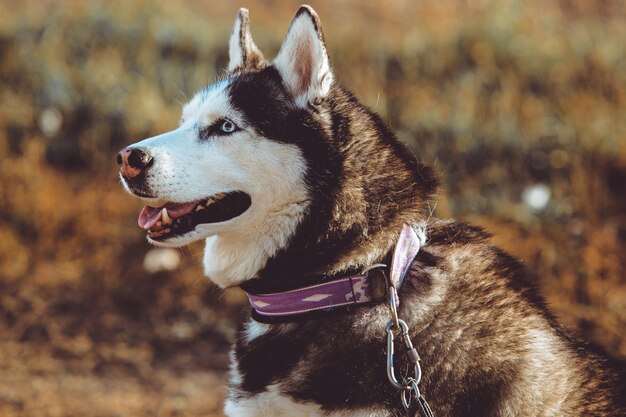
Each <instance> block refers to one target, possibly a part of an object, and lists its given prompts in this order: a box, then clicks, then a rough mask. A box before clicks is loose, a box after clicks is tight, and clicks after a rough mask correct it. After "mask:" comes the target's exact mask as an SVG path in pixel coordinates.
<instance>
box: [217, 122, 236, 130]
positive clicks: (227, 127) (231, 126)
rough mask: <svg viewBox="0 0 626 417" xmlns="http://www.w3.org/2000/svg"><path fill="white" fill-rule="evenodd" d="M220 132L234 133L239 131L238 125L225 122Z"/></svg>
mask: <svg viewBox="0 0 626 417" xmlns="http://www.w3.org/2000/svg"><path fill="white" fill-rule="evenodd" d="M220 130H221V131H222V132H224V133H233V132H234V131H235V130H237V125H236V124H234V123H233V122H231V121H230V120H224V121H223V122H222V124H221V125H220Z"/></svg>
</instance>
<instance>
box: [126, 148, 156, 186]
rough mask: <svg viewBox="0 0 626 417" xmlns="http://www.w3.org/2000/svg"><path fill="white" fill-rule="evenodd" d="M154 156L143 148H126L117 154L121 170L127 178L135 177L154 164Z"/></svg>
mask: <svg viewBox="0 0 626 417" xmlns="http://www.w3.org/2000/svg"><path fill="white" fill-rule="evenodd" d="M152 162H153V158H152V156H150V155H149V154H147V153H146V152H145V151H144V150H142V149H141V148H132V147H128V148H124V149H122V150H121V151H120V152H119V153H118V154H117V163H118V164H119V165H120V172H121V173H122V175H123V176H124V177H126V178H129V179H130V178H135V177H136V176H138V175H139V174H141V173H142V172H143V171H145V170H146V169H147V168H149V167H150V165H152Z"/></svg>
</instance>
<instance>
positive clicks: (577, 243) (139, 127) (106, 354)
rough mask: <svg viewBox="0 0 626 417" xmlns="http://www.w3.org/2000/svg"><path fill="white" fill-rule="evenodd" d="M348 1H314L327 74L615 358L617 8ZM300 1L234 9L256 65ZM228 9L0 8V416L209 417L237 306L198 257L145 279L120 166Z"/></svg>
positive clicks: (212, 58)
mask: <svg viewBox="0 0 626 417" xmlns="http://www.w3.org/2000/svg"><path fill="white" fill-rule="evenodd" d="M363 3H364V2H360V1H356V0H352V1H349V0H344V1H341V2H333V3H332V4H331V3H330V2H324V3H321V4H315V3H313V6H314V7H315V8H316V10H317V11H318V13H319V14H320V16H321V18H322V21H323V22H324V27H325V32H326V38H327V40H328V42H329V50H330V53H331V57H332V58H333V63H334V66H335V69H336V73H337V75H338V77H339V79H340V80H343V81H344V82H345V83H346V84H347V85H348V87H350V88H351V89H353V90H354V91H355V92H356V93H357V95H358V96H359V97H361V98H362V100H363V101H364V102H365V103H366V104H368V105H370V106H371V107H373V108H374V109H376V110H377V111H378V112H380V113H381V114H382V115H383V116H384V117H385V118H386V119H387V120H388V121H389V123H390V124H391V125H392V127H393V128H394V129H396V130H397V131H398V133H399V135H400V137H401V138H402V139H403V140H404V141H406V142H407V143H408V144H409V145H410V146H411V147H412V148H413V149H414V150H415V152H416V153H418V154H420V155H421V156H422V157H423V158H424V159H425V160H426V161H428V162H429V163H433V164H435V166H436V167H437V169H438V170H439V172H441V175H442V179H443V181H444V184H445V187H444V189H443V190H442V192H441V196H440V201H439V204H438V206H437V210H436V215H437V216H439V217H457V218H463V219H467V220H471V221H474V222H476V223H478V224H481V225H484V226H485V227H487V228H488V229H489V230H490V231H492V232H494V234H495V235H496V237H495V239H494V240H495V242H496V243H498V244H500V245H502V246H503V247H505V248H506V249H507V250H509V251H510V252H512V253H514V254H515V255H517V256H519V257H521V258H523V259H524V261H525V262H526V264H527V265H528V267H529V268H530V269H531V270H532V271H533V273H534V274H535V276H536V277H537V281H538V283H539V284H540V285H541V287H542V288H543V291H544V293H545V294H546V297H547V299H548V301H549V303H550V304H551V306H552V307H553V309H554V310H555V312H556V313H557V314H558V316H559V317H560V318H561V320H562V321H563V322H564V323H565V324H566V325H567V327H568V328H569V329H571V330H572V331H575V332H577V333H579V334H581V335H583V336H584V337H585V338H587V339H589V340H592V341H594V342H595V343H598V344H600V345H602V346H604V347H605V348H606V349H607V350H608V351H610V352H611V353H613V354H615V355H619V356H622V357H623V356H626V336H625V334H626V332H625V328H626V279H625V278H624V277H625V274H624V272H625V271H624V270H625V268H626V261H625V260H624V257H623V253H624V252H625V249H626V223H625V221H624V220H625V212H626V211H625V209H626V200H625V199H624V196H625V195H626V182H625V181H624V180H625V178H626V175H625V174H626V118H624V116H623V115H624V114H626V33H625V32H626V17H625V16H624V14H623V13H621V12H620V11H621V10H622V7H623V3H622V2H621V1H604V2H595V1H591V0H577V1H561V2H558V1H555V2H551V3H546V2H543V1H540V0H529V1H525V2H518V1H513V0H510V1H499V2H495V1H494V2H491V1H487V0H479V1H452V0H447V1H441V0H425V1H420V2H409V1H404V0H396V1H391V2H384V3H380V2H376V3H375V2H371V3H370V2H368V3H366V4H363ZM383 4H384V6H382V5H383ZM243 5H246V4H245V2H244V4H243ZM297 6H298V3H297V2H289V4H286V3H285V2H278V1H265V2H254V3H249V4H247V7H249V8H250V9H251V18H252V24H253V34H254V36H255V40H256V42H257V44H258V45H259V46H260V47H261V49H262V50H263V51H264V52H265V53H266V55H267V56H272V54H273V53H275V52H276V50H277V49H278V47H279V45H280V41H281V39H282V36H283V35H284V32H285V30H286V28H287V25H288V22H289V19H290V18H291V15H292V14H293V13H294V11H295V10H296V8H297ZM238 7H239V5H235V4H232V3H231V2H223V3H217V4H214V2H212V3H211V4H210V5H209V4H208V3H205V2H200V1H182V0H178V1H174V2H168V3H167V5H165V4H163V5H162V4H160V3H156V2H155V3H152V2H149V1H145V0H144V1H138V2H122V1H115V2H102V3H97V2H82V1H77V0H76V1H64V2H53V1H47V2H41V1H34V0H27V1H21V2H19V3H18V2H11V3H9V2H5V3H0V58H1V59H0V83H1V86H2V88H0V201H2V204H0V216H1V218H2V219H3V221H2V222H0V334H1V336H0V373H1V375H2V377H1V378H0V414H2V415H7V416H13V415H15V416H18V415H20V416H21V415H30V416H74V415H76V416H114V415H115V416H144V415H145V416H154V415H158V416H174V415H176V416H184V415H199V414H202V415H220V411H219V409H220V404H221V401H222V398H223V392H224V391H223V380H224V371H225V369H226V351H227V344H228V341H229V340H230V338H231V337H232V333H233V326H234V322H235V321H236V318H237V317H238V315H239V314H240V313H241V309H242V296H241V294H240V293H239V292H237V291H229V292H226V293H221V292H220V291H218V290H216V289H215V288H214V287H212V286H211V285H210V284H209V283H208V282H207V281H206V280H204V279H203V278H202V272H201V267H200V265H199V261H198V260H199V256H200V249H201V248H200V246H193V247H192V248H191V249H185V250H183V251H182V252H181V253H182V255H183V262H182V264H181V266H180V267H179V268H178V269H177V270H176V271H174V272H158V273H155V274H149V273H148V272H146V271H145V270H144V269H143V267H142V263H143V258H144V255H145V253H146V252H147V251H148V250H149V247H148V246H147V245H146V244H145V243H144V237H143V235H142V233H141V231H140V230H139V229H138V228H137V227H136V226H135V218H136V215H137V212H138V210H139V207H138V203H136V202H135V201H134V200H132V199H130V198H129V197H128V196H126V195H124V194H123V192H122V191H121V187H120V186H119V184H118V182H117V180H116V165H115V162H114V155H115V153H116V151H117V150H118V149H119V148H121V147H122V146H124V145H126V144H128V143H131V142H134V141H135V140H137V139H140V138H143V137H147V136H150V135H152V134H155V133H158V132H161V131H165V130H168V129H170V128H171V127H172V126H174V125H175V124H176V121H177V119H178V116H179V112H180V104H181V103H182V102H184V101H185V100H186V97H189V96H190V95H191V94H193V92H194V91H195V90H196V89H198V88H200V87H202V86H203V85H205V84H206V83H207V82H208V81H210V80H212V79H213V78H214V77H215V76H216V75H218V74H219V72H220V71H221V70H222V68H224V67H225V65H226V55H227V49H226V45H227V39H228V34H229V32H230V29H231V24H232V21H233V19H234V16H235V13H236V10H237V8H238ZM59 123H60V124H59ZM537 184H542V185H545V186H547V187H548V189H549V190H550V193H551V198H550V201H549V203H548V205H547V206H546V207H545V208H544V209H541V210H532V209H530V208H529V207H528V205H527V204H525V203H524V200H523V199H522V197H521V196H522V194H523V192H524V190H525V189H527V188H528V187H531V186H534V185H537Z"/></svg>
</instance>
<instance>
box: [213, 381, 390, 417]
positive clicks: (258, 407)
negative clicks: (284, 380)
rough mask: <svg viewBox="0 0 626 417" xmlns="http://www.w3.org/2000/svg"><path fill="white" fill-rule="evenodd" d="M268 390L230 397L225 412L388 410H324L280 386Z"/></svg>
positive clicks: (306, 416)
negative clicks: (302, 400)
mask: <svg viewBox="0 0 626 417" xmlns="http://www.w3.org/2000/svg"><path fill="white" fill-rule="evenodd" d="M267 388H268V389H267V391H265V392H263V393H260V394H257V395H254V396H252V397H249V398H239V399H237V400H233V399H228V400H227V401H226V405H225V407H224V412H225V413H226V415H227V416H228V417H386V416H389V413H388V412H385V411H382V410H376V409H374V408H367V409H358V410H345V409H344V410H337V411H330V412H328V411H324V410H323V409H322V407H320V405H318V404H315V403H312V402H299V401H294V399H293V398H291V397H289V396H288V395H285V394H283V393H281V392H280V387H279V386H277V385H275V386H269V387H267Z"/></svg>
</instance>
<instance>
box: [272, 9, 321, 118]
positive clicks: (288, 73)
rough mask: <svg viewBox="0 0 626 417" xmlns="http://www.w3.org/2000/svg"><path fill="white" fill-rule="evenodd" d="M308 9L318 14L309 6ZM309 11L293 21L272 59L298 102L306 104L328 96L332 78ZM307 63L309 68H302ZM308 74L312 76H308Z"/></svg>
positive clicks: (318, 34) (302, 104) (299, 104)
mask: <svg viewBox="0 0 626 417" xmlns="http://www.w3.org/2000/svg"><path fill="white" fill-rule="evenodd" d="M309 13H311V14H313V15H315V12H314V11H313V9H310V8H309ZM309 13H300V14H299V15H298V16H296V17H295V18H294V20H293V21H292V22H291V25H290V26H289V31H288V32H287V36H285V40H284V41H283V44H282V46H281V48H280V52H279V53H278V56H277V57H276V59H275V60H274V63H273V65H274V66H275V67H276V69H278V71H279V72H280V75H281V77H282V78H283V80H284V81H285V84H286V85H287V87H288V88H289V89H290V90H291V92H292V94H293V96H294V98H295V99H296V104H297V105H298V106H300V107H303V108H304V107H306V106H307V104H308V103H311V102H313V101H314V100H315V99H317V98H322V97H325V96H326V95H327V94H328V92H329V91H330V86H331V84H332V81H333V73H332V71H331V68H330V61H329V59H328V54H327V52H326V47H325V46H324V42H323V40H322V35H321V33H318V32H317V31H316V28H315V24H314V22H313V20H312V17H311V15H310V14H309ZM304 63H308V64H309V68H308V71H303V67H302V66H303V65H304ZM307 76H310V78H309V79H307ZM303 85H305V87H304V88H302V86H303Z"/></svg>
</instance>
